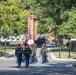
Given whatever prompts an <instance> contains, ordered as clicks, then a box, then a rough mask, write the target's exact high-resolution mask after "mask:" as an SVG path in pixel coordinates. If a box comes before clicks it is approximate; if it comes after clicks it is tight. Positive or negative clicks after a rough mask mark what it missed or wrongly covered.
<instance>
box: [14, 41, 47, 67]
mask: <svg viewBox="0 0 76 75" xmlns="http://www.w3.org/2000/svg"><path fill="white" fill-rule="evenodd" d="M36 49H37V48H35V46H33V47H30V46H29V45H28V44H27V43H26V42H25V43H24V45H23V47H22V46H21V44H18V45H17V48H16V49H15V55H16V57H17V64H18V65H17V68H20V67H21V62H22V57H23V56H24V61H25V62H26V66H25V67H26V68H27V67H29V63H32V62H33V61H34V57H35V55H36ZM40 54H41V57H42V63H44V62H46V58H47V48H46V44H43V45H42V48H41V51H40Z"/></svg>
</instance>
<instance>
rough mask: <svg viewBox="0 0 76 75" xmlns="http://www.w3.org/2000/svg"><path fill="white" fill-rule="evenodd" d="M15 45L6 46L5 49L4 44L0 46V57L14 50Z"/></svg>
mask: <svg viewBox="0 0 76 75" xmlns="http://www.w3.org/2000/svg"><path fill="white" fill-rule="evenodd" d="M15 48H16V46H7V47H6V51H5V47H4V46H0V57H2V56H4V55H5V54H7V53H9V52H10V51H11V50H15Z"/></svg>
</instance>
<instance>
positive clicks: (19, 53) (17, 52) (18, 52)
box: [15, 45, 23, 67]
mask: <svg viewBox="0 0 76 75" xmlns="http://www.w3.org/2000/svg"><path fill="white" fill-rule="evenodd" d="M22 53H23V48H22V47H21V46H20V45H18V47H17V48H16V49H15V55H16V57H17V63H18V66H17V67H21V61H22Z"/></svg>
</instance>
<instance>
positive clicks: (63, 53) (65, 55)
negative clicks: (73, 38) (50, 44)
mask: <svg viewBox="0 0 76 75" xmlns="http://www.w3.org/2000/svg"><path fill="white" fill-rule="evenodd" d="M51 51H52V52H53V53H54V55H55V56H56V57H57V58H59V52H60V58H64V59H68V55H69V49H68V48H62V50H60V49H59V48H54V49H51ZM70 55H71V57H70V59H76V52H75V51H70Z"/></svg>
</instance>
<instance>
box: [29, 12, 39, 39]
mask: <svg viewBox="0 0 76 75" xmlns="http://www.w3.org/2000/svg"><path fill="white" fill-rule="evenodd" d="M37 25H38V21H37V20H36V15H34V14H33V13H30V16H29V17H28V35H29V36H30V37H31V39H33V40H37Z"/></svg>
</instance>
